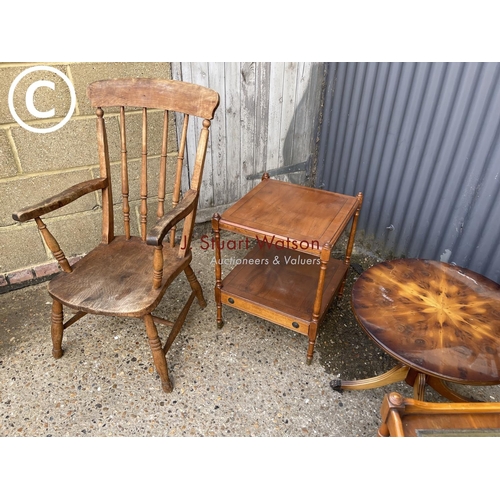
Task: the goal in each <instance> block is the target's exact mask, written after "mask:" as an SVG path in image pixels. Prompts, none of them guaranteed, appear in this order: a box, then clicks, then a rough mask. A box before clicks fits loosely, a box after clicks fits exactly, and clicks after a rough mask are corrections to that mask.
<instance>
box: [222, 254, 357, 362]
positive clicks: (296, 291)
mask: <svg viewBox="0 0 500 500" xmlns="http://www.w3.org/2000/svg"><path fill="white" fill-rule="evenodd" d="M347 270H348V265H347V264H345V263H344V262H342V261H339V260H336V259H330V260H329V261H328V264H327V269H326V275H325V282H324V287H323V296H322V301H321V307H320V311H319V315H318V318H317V321H314V318H313V308H314V301H315V298H316V294H317V290H318V283H319V273H320V260H319V258H318V257H314V256H311V255H307V254H304V253H300V252H297V251H294V250H291V249H282V248H276V247H273V246H271V247H270V248H268V247H267V246H266V245H261V246H259V244H256V246H255V247H254V248H253V249H252V250H250V252H249V253H248V254H247V255H246V256H245V257H244V258H242V259H241V263H239V264H238V265H236V267H235V268H234V269H233V270H232V271H231V272H230V273H229V274H228V276H227V277H226V278H224V279H223V280H222V286H221V289H220V297H221V299H220V300H221V303H222V304H223V305H226V306H229V307H234V308H236V309H239V310H241V311H244V312H247V313H249V314H252V315H254V316H258V317H260V318H263V319H265V320H268V321H271V322H273V323H275V324H277V325H280V326H283V327H285V328H289V329H290V330H293V331H297V332H299V333H301V334H303V335H307V336H308V337H309V350H308V362H310V361H311V360H312V353H313V350H314V343H315V341H316V333H317V327H318V325H319V323H320V322H321V320H322V319H323V316H324V315H325V313H326V311H327V310H328V308H329V306H330V305H331V303H332V302H333V300H334V298H335V296H336V295H337V294H338V293H339V291H340V289H341V287H342V284H343V282H344V279H345V277H346V274H347ZM220 326H222V324H221V325H220Z"/></svg>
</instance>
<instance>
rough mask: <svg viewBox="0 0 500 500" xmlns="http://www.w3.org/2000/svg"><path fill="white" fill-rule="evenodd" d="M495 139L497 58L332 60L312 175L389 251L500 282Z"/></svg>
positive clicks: (498, 135)
mask: <svg viewBox="0 0 500 500" xmlns="http://www.w3.org/2000/svg"><path fill="white" fill-rule="evenodd" d="M499 139H500V64H499V63H329V64H328V67H327V71H326V82H325V96H324V106H323V121H322V126H321V134H320V144H319V152H318V163H317V178H316V185H317V186H318V187H322V188H324V189H328V190H331V191H339V192H344V193H347V194H356V193H357V192H358V191H362V192H363V193H364V195H365V198H364V204H363V208H362V211H361V216H360V221H359V226H358V227H359V229H361V230H362V232H361V233H360V234H361V237H364V238H365V242H370V241H372V242H373V244H374V245H375V246H376V247H378V248H379V249H380V250H381V251H382V252H383V253H385V255H386V256H389V255H392V256H395V257H398V256H406V257H419V258H428V259H434V260H443V261H449V262H454V263H456V264H457V265H460V266H463V267H467V268H469V269H472V270H474V271H476V272H479V273H482V274H484V275H486V276H488V277H489V278H491V279H493V280H495V281H497V282H500V196H499V194H500V193H499V190H500V179H499V174H500V140H499ZM363 235H364V236H363Z"/></svg>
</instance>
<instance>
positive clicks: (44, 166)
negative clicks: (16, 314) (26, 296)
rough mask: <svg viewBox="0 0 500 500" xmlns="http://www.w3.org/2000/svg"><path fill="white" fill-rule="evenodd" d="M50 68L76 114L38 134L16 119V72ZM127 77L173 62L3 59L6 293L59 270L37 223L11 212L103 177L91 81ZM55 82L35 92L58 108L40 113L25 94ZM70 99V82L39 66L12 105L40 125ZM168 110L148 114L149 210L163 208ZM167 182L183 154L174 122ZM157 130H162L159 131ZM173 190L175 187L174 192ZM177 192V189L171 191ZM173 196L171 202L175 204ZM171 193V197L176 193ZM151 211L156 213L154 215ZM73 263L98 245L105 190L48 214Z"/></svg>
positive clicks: (112, 142)
mask: <svg viewBox="0 0 500 500" xmlns="http://www.w3.org/2000/svg"><path fill="white" fill-rule="evenodd" d="M42 65H43V66H49V67H51V68H56V69H58V70H59V71H61V72H62V73H63V74H65V75H66V76H67V77H68V78H69V80H70V81H71V83H72V85H73V87H74V89H75V94H76V107H75V111H74V113H73V115H72V117H71V119H70V120H69V121H68V122H67V123H66V124H65V125H64V126H62V127H61V128H59V129H58V130H55V131H52V132H48V133H35V132H32V131H29V130H26V129H25V128H23V127H22V126H20V125H19V124H18V123H17V122H16V121H15V119H14V118H13V116H12V113H11V109H10V107H9V105H8V94H9V89H10V88H11V85H12V83H13V82H14V80H15V79H16V77H17V76H18V75H19V74H20V73H21V72H22V71H24V70H26V69H28V68H32V67H34V66H42ZM120 77H155V78H171V67H170V63H36V64H34V63H30V64H23V63H2V64H0V292H2V291H8V290H11V289H13V288H18V287H20V286H23V285H26V284H28V283H32V282H34V281H37V280H43V279H46V278H47V277H49V276H50V275H52V274H54V273H55V272H57V271H58V267H57V263H56V261H55V259H54V258H53V256H52V254H51V253H50V251H49V250H48V248H47V247H46V246H45V244H44V242H43V240H42V238H41V236H40V234H39V232H38V230H37V228H36V225H35V223H34V222H32V221H31V222H27V223H23V224H20V223H17V222H15V221H14V220H13V219H12V213H13V212H15V211H17V210H19V209H21V208H23V207H25V206H28V205H32V204H34V203H37V202H39V201H42V200H44V199H45V198H48V197H50V196H52V195H54V194H57V193H59V192H60V191H62V190H64V189H66V188H68V187H70V186H72V185H74V184H76V183H78V182H82V181H84V180H88V179H92V178H96V177H98V176H99V164H98V158H97V145H96V118H95V111H94V109H93V108H91V107H90V104H89V102H88V98H87V96H86V88H87V85H88V84H89V83H91V82H93V81H96V80H102V79H106V78H120ZM40 80H46V81H51V82H54V85H55V87H54V89H51V88H49V87H46V86H40V87H38V88H37V90H35V93H34V94H33V99H32V101H33V105H34V108H35V110H37V111H40V112H42V111H47V110H52V109H53V110H54V114H53V116H52V117H49V118H38V117H37V116H33V114H32V113H31V112H30V108H29V106H28V104H27V102H28V101H29V99H27V98H26V94H27V92H28V89H29V87H30V85H31V84H32V83H33V82H36V81H40ZM70 102H71V96H70V92H69V88H68V86H67V84H65V83H64V80H63V79H62V78H60V77H59V76H57V75H56V74H54V73H53V72H50V71H36V72H33V73H30V74H28V75H26V76H25V77H24V78H22V79H21V80H20V81H19V84H18V85H17V86H16V87H15V91H14V94H13V107H14V109H15V112H16V113H17V114H18V116H19V118H20V119H21V120H22V121H23V122H25V123H26V124H28V125H30V126H32V127H35V128H48V127H53V126H54V125H56V124H57V123H59V122H61V120H62V119H63V117H64V116H65V115H66V114H67V112H68V110H69V108H70ZM116 111H117V110H114V112H111V113H106V114H105V117H106V123H107V132H108V141H109V150H110V157H111V165H112V172H113V174H114V178H113V202H114V204H115V207H116V208H115V226H116V227H115V230H116V232H117V234H123V226H122V218H121V184H120V183H121V181H120V178H119V168H120V167H119V164H120V141H119V122H118V114H117V112H116ZM162 119H163V118H162V112H161V111H158V112H153V113H151V114H150V115H149V129H150V130H149V133H150V137H151V139H150V141H149V144H148V155H149V159H150V160H149V163H148V170H149V172H148V174H149V175H148V177H149V179H148V190H149V193H151V200H152V201H151V203H150V210H149V212H150V215H151V218H153V217H154V215H155V213H156V206H155V200H156V193H157V188H158V175H157V174H158V167H159V156H160V153H161V151H160V147H161V146H160V141H161V127H162ZM140 122H141V111H140V110H133V111H131V112H129V113H128V116H127V121H126V123H127V139H128V141H129V143H128V148H127V149H128V158H129V182H130V198H129V201H130V208H131V223H132V229H133V230H134V229H135V234H138V227H139V222H138V220H139V201H140V198H139V176H140V156H141V138H140V134H135V137H134V140H133V141H131V139H132V137H133V132H134V130H138V129H139V128H140ZM169 129H170V137H169V148H168V154H169V156H168V181H169V182H168V185H169V186H171V187H173V176H174V169H175V163H176V158H177V141H176V133H175V126H174V123H173V121H172V123H171V126H170V128H169ZM156 132H158V133H156ZM167 191H168V189H167ZM170 192H171V190H170ZM168 195H169V194H168V193H167V198H166V200H167V201H168ZM170 196H171V194H170ZM151 212H152V213H151ZM42 220H44V222H45V224H46V225H47V227H48V229H49V230H50V231H51V233H52V234H53V235H54V236H55V237H56V239H57V240H58V242H59V244H60V246H61V249H62V250H63V251H64V253H65V255H66V256H67V257H68V258H70V261H71V260H72V261H75V260H76V259H78V258H79V257H80V256H81V255H84V254H85V253H87V252H88V251H89V250H91V249H92V248H93V247H94V246H95V245H96V244H97V243H98V242H99V239H100V231H101V200H100V192H97V193H91V194H88V195H85V196H84V197H82V198H80V199H78V200H77V201H75V202H73V203H71V204H69V205H67V206H66V207H63V208H62V209H59V210H57V211H55V212H52V213H50V214H47V215H45V216H44V217H42Z"/></svg>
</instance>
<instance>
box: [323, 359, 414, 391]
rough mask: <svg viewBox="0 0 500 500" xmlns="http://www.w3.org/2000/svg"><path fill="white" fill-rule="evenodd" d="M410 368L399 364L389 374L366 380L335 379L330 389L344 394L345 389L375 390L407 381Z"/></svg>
mask: <svg viewBox="0 0 500 500" xmlns="http://www.w3.org/2000/svg"><path fill="white" fill-rule="evenodd" d="M408 371H409V368H408V367H407V366H405V365H401V364H398V365H397V366H395V367H394V368H392V369H391V370H389V371H388V372H385V373H383V374H382V375H377V376H376V377H371V378H365V379H362V380H341V379H335V380H332V381H331V382H330V387H331V388H332V389H333V390H334V391H338V392H342V391H343V390H344V389H346V390H349V391H363V390H365V389H375V388H377V387H383V386H384V385H388V384H393V383H394V382H401V381H402V380H405V379H406V376H407V374H408Z"/></svg>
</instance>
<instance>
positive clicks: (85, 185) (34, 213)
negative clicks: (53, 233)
mask: <svg viewBox="0 0 500 500" xmlns="http://www.w3.org/2000/svg"><path fill="white" fill-rule="evenodd" d="M107 186H108V179H103V178H99V179H92V180H90V181H84V182H80V183H79V184H75V185H74V186H72V187H70V188H68V189H66V190H65V191H63V192H62V193H59V194H57V195H55V196H52V197H51V198H47V199H46V200H44V201H41V202H40V203H37V204H36V205H31V206H30V207H26V208H23V209H21V210H19V211H18V212H15V213H13V214H12V218H13V219H14V220H16V221H19V222H26V221H27V220H30V219H35V218H36V217H41V216H42V215H44V214H47V213H49V212H52V211H54V210H57V209H58V208H61V207H64V206H65V205H67V204H68V203H71V202H72V201H75V200H76V199H78V198H80V197H81V196H83V195H84V194H87V193H91V192H92V191H97V190H98V189H103V188H105V187H107Z"/></svg>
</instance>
